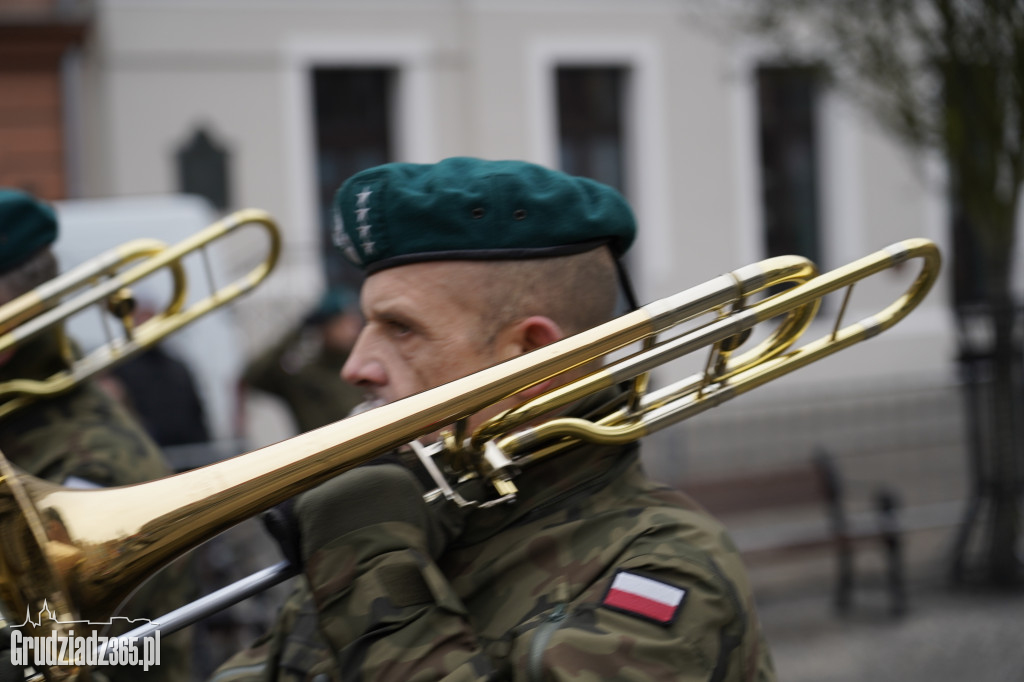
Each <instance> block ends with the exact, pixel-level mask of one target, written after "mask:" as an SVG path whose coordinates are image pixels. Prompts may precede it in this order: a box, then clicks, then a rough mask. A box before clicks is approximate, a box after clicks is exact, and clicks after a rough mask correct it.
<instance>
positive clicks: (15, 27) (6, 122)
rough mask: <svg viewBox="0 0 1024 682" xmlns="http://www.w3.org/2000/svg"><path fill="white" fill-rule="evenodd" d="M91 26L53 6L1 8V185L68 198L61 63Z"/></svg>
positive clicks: (42, 195) (23, 4)
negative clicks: (87, 26) (88, 26)
mask: <svg viewBox="0 0 1024 682" xmlns="http://www.w3.org/2000/svg"><path fill="white" fill-rule="evenodd" d="M51 5H52V6H51ZM85 27H86V22H85V20H84V19H82V18H81V17H80V16H77V15H74V16H72V15H68V14H67V13H66V12H64V11H63V10H59V9H57V8H56V5H54V4H53V3H50V2H45V1H43V2H27V1H26V0H21V2H17V1H14V2H12V3H10V4H8V3H4V4H3V5H2V6H0V186H8V187H19V188H21V189H24V190H27V191H29V192H31V193H32V194H35V195H36V196H38V197H40V198H42V199H47V200H56V199H62V198H65V197H66V195H67V178H66V172H67V169H66V167H65V161H64V158H65V150H64V144H65V142H64V132H63V130H64V103H63V98H62V75H61V63H62V58H63V55H64V54H65V52H66V51H67V50H68V49H69V48H70V47H72V46H73V45H75V44H76V43H77V42H79V41H81V39H82V37H83V35H84V33H85Z"/></svg>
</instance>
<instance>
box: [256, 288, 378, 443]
mask: <svg viewBox="0 0 1024 682" xmlns="http://www.w3.org/2000/svg"><path fill="white" fill-rule="evenodd" d="M361 327H362V318H361V317H360V316H359V310H358V301H357V300H356V296H355V294H353V293H352V292H350V291H349V290H347V289H342V288H331V289H328V290H327V291H326V292H324V295H323V296H322V297H321V299H320V302H319V303H318V304H317V306H316V308H315V309H314V310H313V311H311V312H310V314H309V315H307V316H306V317H304V318H303V319H302V320H301V321H300V322H299V324H298V325H296V326H295V328H294V329H292V330H290V331H289V332H287V333H286V334H285V335H284V336H283V337H282V338H281V339H280V340H279V341H277V343H275V344H274V345H273V346H271V347H270V348H268V349H267V350H266V351H264V352H263V353H262V354H260V355H259V356H257V357H256V358H255V359H254V360H253V361H252V362H250V363H249V364H248V366H246V368H245V372H244V373H243V375H242V385H243V386H251V387H252V388H255V389H258V390H260V391H264V392H266V393H270V394H271V395H275V396H277V397H278V398H280V399H281V400H283V401H284V402H285V404H286V405H287V406H288V409H289V411H290V412H291V415H292V418H293V419H294V421H295V427H296V429H297V430H298V432H299V433H305V432H306V431H311V430H313V429H316V428H319V427H321V426H324V425H325V424H330V423H331V422H335V421H338V420H339V419H343V418H344V417H346V416H348V414H349V412H350V411H351V410H352V408H353V407H355V406H356V405H358V404H359V403H360V402H362V399H363V392H362V391H361V390H359V389H358V388H356V387H354V386H352V385H351V384H347V383H345V382H343V381H338V375H339V374H340V373H341V368H342V366H344V364H345V361H346V360H347V359H348V354H349V351H351V350H352V344H353V343H355V340H356V336H358V335H359V329H360V328H361Z"/></svg>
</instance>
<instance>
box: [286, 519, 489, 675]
mask: <svg viewBox="0 0 1024 682" xmlns="http://www.w3.org/2000/svg"><path fill="white" fill-rule="evenodd" d="M423 545H424V541H423V537H422V531H420V530H419V529H417V528H414V527H412V526H410V525H408V524H404V523H395V522H389V523H382V524H378V525H376V526H373V527H368V528H364V529H361V530H357V531H353V532H351V533H348V534H347V535H344V536H342V537H341V538H339V539H338V540H336V541H334V542H332V543H330V544H328V545H327V546H325V547H324V548H323V549H322V550H320V551H318V552H316V553H315V554H313V555H312V556H311V557H310V558H309V561H308V564H307V568H306V576H307V578H308V579H309V582H310V587H311V589H312V593H313V600H314V602H315V604H316V607H317V610H318V612H319V614H320V630H321V634H322V635H323V637H324V639H325V640H326V641H327V643H328V645H329V646H330V648H331V649H332V651H333V652H334V656H335V659H336V661H337V665H338V667H339V668H340V669H341V670H343V671H346V679H350V674H351V671H355V670H359V671H360V672H361V673H362V674H361V676H358V677H356V676H351V679H361V680H367V681H368V680H379V681H382V682H383V681H385V680H395V681H402V682H404V681H406V680H441V679H445V680H448V679H450V680H456V679H458V680H497V679H505V678H504V677H503V676H499V675H498V673H497V671H495V670H494V668H493V666H492V664H491V661H490V660H489V659H488V658H487V656H486V655H485V654H484V652H483V649H482V648H481V647H480V646H479V644H478V642H477V640H476V637H475V636H474V634H473V631H472V629H471V627H470V625H469V622H468V619H467V615H466V609H465V607H464V606H463V605H462V602H461V601H460V600H459V598H458V596H457V595H456V594H455V591H454V590H453V589H452V587H451V586H450V585H449V583H448V581H447V580H446V579H445V577H444V576H443V575H442V573H441V571H440V569H438V567H437V566H436V565H435V564H434V562H433V561H432V560H431V559H430V557H429V554H428V553H427V551H426V548H425V547H424V546H423Z"/></svg>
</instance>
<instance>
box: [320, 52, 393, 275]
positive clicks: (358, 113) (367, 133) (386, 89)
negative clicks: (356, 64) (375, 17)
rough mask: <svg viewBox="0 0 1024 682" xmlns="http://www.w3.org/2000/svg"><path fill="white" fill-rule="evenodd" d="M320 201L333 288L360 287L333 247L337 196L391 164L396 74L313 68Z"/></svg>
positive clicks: (322, 238) (322, 234)
mask: <svg viewBox="0 0 1024 682" xmlns="http://www.w3.org/2000/svg"><path fill="white" fill-rule="evenodd" d="M312 79H313V97H314V115H315V117H316V120H315V129H316V165H317V199H318V207H319V215H320V242H321V252H322V253H323V255H324V268H325V270H326V278H327V282H328V285H329V286H337V285H349V286H357V285H358V283H359V280H360V274H359V272H358V271H357V270H356V269H355V268H354V267H350V266H348V265H347V264H346V262H345V261H344V259H341V258H338V257H337V253H336V250H335V247H334V245H333V244H332V242H331V226H332V217H331V216H332V210H331V205H332V201H333V199H334V194H335V192H336V191H337V190H338V188H339V187H341V184H342V183H343V182H344V181H345V180H346V179H348V178H349V177H350V176H352V175H353V174H355V173H356V172H358V171H360V170H363V169H365V168H369V167H370V166H376V165H379V164H382V163H387V162H389V161H392V160H393V156H394V146H393V145H394V139H393V137H394V136H393V125H392V107H393V104H394V84H395V80H396V74H395V71H394V69H387V68H366V69H363V68H333V67H322V68H314V69H313V71H312Z"/></svg>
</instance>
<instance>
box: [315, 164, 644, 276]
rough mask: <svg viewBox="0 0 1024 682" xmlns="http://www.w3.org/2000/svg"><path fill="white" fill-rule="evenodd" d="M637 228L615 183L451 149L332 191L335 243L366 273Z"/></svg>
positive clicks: (623, 236) (524, 251) (587, 245)
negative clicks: (432, 160)
mask: <svg viewBox="0 0 1024 682" xmlns="http://www.w3.org/2000/svg"><path fill="white" fill-rule="evenodd" d="M635 235H636V221H635V219H634V217H633V211H632V210H631V209H630V207H629V204H627V203H626V200H625V199H624V198H623V197H622V195H621V194H619V193H618V192H617V191H615V190H614V189H612V188H611V187H609V186H607V185H603V184H601V183H599V182H595V181H594V180H590V179H588V178H581V177H575V176H571V175H567V174H566V173H562V172H560V171H555V170H551V169H548V168H544V167H543V166H538V165H536V164H532V163H527V162H524V161H485V160H482V159H475V158H470V157H454V158H450V159H445V160H443V161H440V162H438V163H436V164H413V163H389V164H385V165H383V166H376V167H374V168H369V169H367V170H364V171H360V172H359V173H356V174H355V175H353V176H352V177H351V178H349V179H348V180H346V181H345V183H344V184H343V185H342V186H341V189H339V190H338V192H337V194H336V195H335V198H334V234H333V237H334V243H335V245H337V246H338V247H339V248H340V249H341V251H342V253H344V254H345V257H346V258H348V259H349V260H350V261H352V262H353V263H354V264H355V265H357V266H359V267H361V268H362V269H363V270H365V271H366V273H367V274H370V273H373V272H376V271H378V270H383V269H385V268H389V267H394V266H396V265H403V264H407V263H416V262H420V261H430V260H497V259H503V260H504V259H521V258H543V257H548V256H561V255H568V254H572V253H581V252H583V251H588V250H590V249H593V248H596V247H598V246H601V245H604V244H608V245H609V246H610V247H611V249H612V251H613V253H614V254H615V255H616V256H620V255H622V254H623V253H625V252H626V250H627V249H628V248H629V246H630V244H632V242H633V238H634V236H635Z"/></svg>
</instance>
